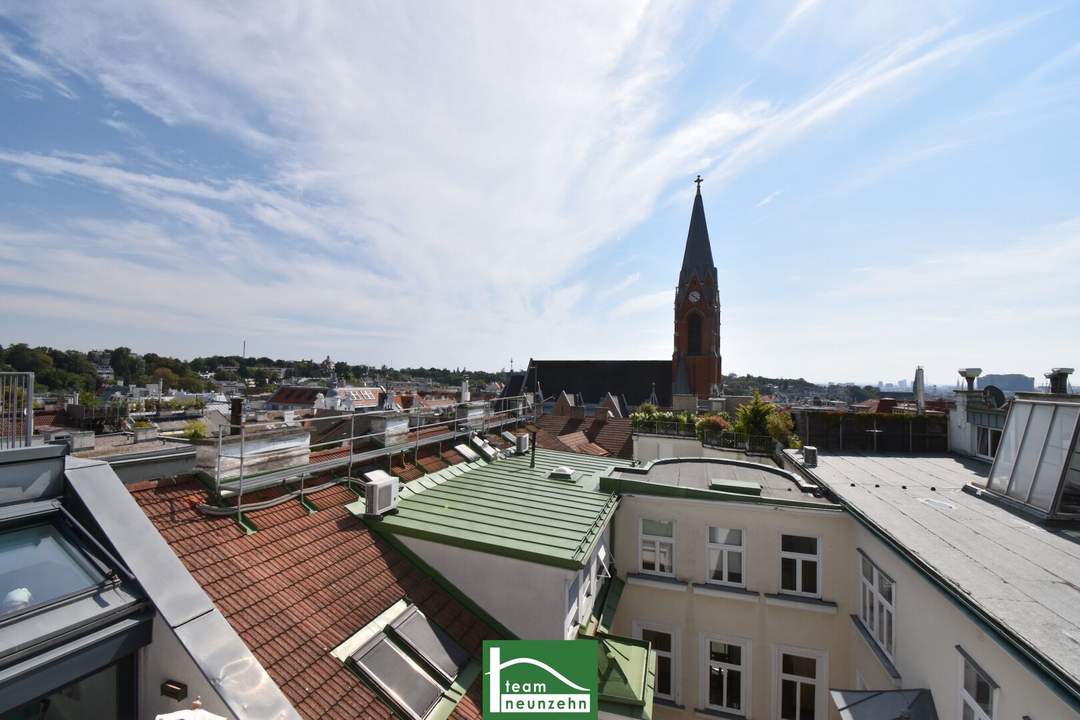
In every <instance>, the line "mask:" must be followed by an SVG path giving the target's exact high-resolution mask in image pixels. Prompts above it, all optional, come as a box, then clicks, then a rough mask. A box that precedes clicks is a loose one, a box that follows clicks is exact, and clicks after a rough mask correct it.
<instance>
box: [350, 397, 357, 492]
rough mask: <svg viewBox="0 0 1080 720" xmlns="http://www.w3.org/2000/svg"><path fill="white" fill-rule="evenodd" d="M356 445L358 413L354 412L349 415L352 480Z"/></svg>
mask: <svg viewBox="0 0 1080 720" xmlns="http://www.w3.org/2000/svg"><path fill="white" fill-rule="evenodd" d="M355 445H356V411H355V410H354V411H353V412H352V414H351V415H349V477H350V478H351V477H352V476H353V474H352V464H353V447H354V446H355Z"/></svg>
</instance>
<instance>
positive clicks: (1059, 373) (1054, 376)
mask: <svg viewBox="0 0 1080 720" xmlns="http://www.w3.org/2000/svg"><path fill="white" fill-rule="evenodd" d="M1072 371H1073V369H1072V368H1052V369H1051V370H1050V372H1048V373H1046V375H1045V376H1044V377H1046V379H1047V380H1049V381H1050V394H1051V395H1068V394H1069V375H1071V374H1072Z"/></svg>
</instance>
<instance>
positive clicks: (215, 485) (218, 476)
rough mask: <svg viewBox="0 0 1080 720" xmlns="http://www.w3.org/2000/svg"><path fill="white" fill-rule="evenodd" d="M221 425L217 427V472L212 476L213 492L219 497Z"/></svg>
mask: <svg viewBox="0 0 1080 720" xmlns="http://www.w3.org/2000/svg"><path fill="white" fill-rule="evenodd" d="M221 428H222V426H221V425H218V429H217V473H216V474H215V476H214V494H215V495H216V496H217V497H219V498H220V497H221Z"/></svg>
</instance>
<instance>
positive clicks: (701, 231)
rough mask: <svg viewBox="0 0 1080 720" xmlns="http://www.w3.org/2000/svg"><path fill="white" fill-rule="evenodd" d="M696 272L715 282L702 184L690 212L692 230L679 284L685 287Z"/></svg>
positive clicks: (700, 277)
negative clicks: (702, 196)
mask: <svg viewBox="0 0 1080 720" xmlns="http://www.w3.org/2000/svg"><path fill="white" fill-rule="evenodd" d="M694 274H696V275H697V276H698V279H699V280H701V281H705V280H709V279H712V280H714V282H715V275H716V266H715V264H713V257H712V246H711V245H710V244H709V227H708V225H706V224H705V204H704V203H703V202H702V201H701V184H700V183H698V189H697V194H696V195H695V196H694V209H693V211H692V212H691V213H690V230H689V231H688V232H687V233H686V249H685V250H684V251H683V260H682V270H681V271H679V285H680V286H681V287H685V285H686V283H687V282H688V281H689V280H690V276H691V275H694Z"/></svg>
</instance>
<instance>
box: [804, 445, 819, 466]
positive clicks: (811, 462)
mask: <svg viewBox="0 0 1080 720" xmlns="http://www.w3.org/2000/svg"><path fill="white" fill-rule="evenodd" d="M802 459H803V465H805V466H806V467H811V468H812V467H817V448H816V447H814V446H813V445H803V448H802Z"/></svg>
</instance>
